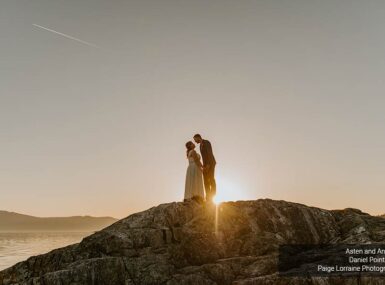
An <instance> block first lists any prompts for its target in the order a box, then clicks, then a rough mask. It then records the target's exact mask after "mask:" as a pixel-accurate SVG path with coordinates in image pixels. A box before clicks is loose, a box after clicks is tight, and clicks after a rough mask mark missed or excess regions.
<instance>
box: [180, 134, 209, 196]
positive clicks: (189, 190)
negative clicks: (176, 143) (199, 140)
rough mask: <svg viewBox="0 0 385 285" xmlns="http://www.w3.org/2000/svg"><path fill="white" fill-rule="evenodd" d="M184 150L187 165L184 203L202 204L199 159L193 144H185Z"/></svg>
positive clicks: (190, 142) (203, 192)
mask: <svg viewBox="0 0 385 285" xmlns="http://www.w3.org/2000/svg"><path fill="white" fill-rule="evenodd" d="M186 148H187V159H188V162H189V165H188V167H187V173H186V185H185V190H184V201H187V200H189V199H194V200H197V201H201V202H203V201H204V199H205V191H204V188H203V178H202V167H203V166H202V163H201V157H200V155H199V154H198V153H197V152H196V151H195V144H194V143H193V142H192V141H189V142H187V143H186Z"/></svg>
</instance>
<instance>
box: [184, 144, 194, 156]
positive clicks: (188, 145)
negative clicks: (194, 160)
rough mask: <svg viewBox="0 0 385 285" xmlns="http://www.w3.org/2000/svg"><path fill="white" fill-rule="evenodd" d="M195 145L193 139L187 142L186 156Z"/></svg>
mask: <svg viewBox="0 0 385 285" xmlns="http://www.w3.org/2000/svg"><path fill="white" fill-rule="evenodd" d="M193 146H194V143H193V142H192V141H188V142H186V148H187V151H186V156H188V152H189V151H190V150H192V149H193Z"/></svg>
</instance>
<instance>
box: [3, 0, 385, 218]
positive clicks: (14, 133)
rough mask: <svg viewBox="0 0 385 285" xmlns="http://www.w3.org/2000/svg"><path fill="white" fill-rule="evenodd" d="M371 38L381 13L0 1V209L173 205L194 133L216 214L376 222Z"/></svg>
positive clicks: (379, 94) (274, 5)
mask: <svg viewBox="0 0 385 285" xmlns="http://www.w3.org/2000/svg"><path fill="white" fill-rule="evenodd" d="M36 25H39V26H42V27H46V28H48V29H52V30H55V31H58V32H60V33H63V34H66V35H69V36H71V37H73V38H76V39H80V40H82V41H84V42H87V43H90V44H92V45H95V46H97V47H94V46H92V45H86V44H84V43H81V42H79V41H76V40H73V39H70V38H66V37H64V36H62V35H58V34H55V33H53V32H50V31H47V30H44V29H42V28H39V27H37V26H36ZM384 26H385V2H384V1H383V0H378V1H376V0H371V1H362V0H348V1H347V0H338V1H336V0H330V1H329V0H318V1H309V0H290V1H283V0H282V1H277V0H265V1H257V0H254V1H242V0H240V1H233V0H231V1H227V0H220V1H216V0H210V1H208V0H189V1H183V0H175V1H171V0H154V1H146V0H138V1H132V0H110V1H106V0H104V1H101V0H60V1H59V0H25V1H21V0H1V2H0V209H3V210H9V211H17V212H22V213H27V214H32V215H39V216H62V215H78V214H91V215H111V216H115V217H118V218H120V217H124V216H127V215H129V214H131V213H133V212H137V211H141V210H145V209H147V208H149V207H152V206H155V205H158V204H160V203H165V202H170V201H181V200H182V199H183V193H184V179H185V174H186V167H187V161H186V158H185V147H184V144H185V142H186V141H187V140H190V139H192V138H191V137H192V135H193V134H194V133H196V132H199V133H201V134H202V135H203V136H204V137H205V138H207V139H209V140H210V141H211V142H212V144H213V147H214V154H215V156H216V159H217V162H218V164H217V173H216V176H217V180H218V192H219V195H222V196H223V197H224V198H225V199H231V200H237V199H258V198H272V199H283V200H288V201H294V202H299V203H305V204H308V205H313V206H317V207H322V208H327V209H332V208H345V207H355V208H360V209H362V210H364V211H367V212H370V213H372V214H379V213H383V212H385V208H384V205H383V200H384V189H385V175H384V174H385V124H384V122H385V112H384V108H385V95H384V87H385V86H384V85H385V83H384V75H385V53H384V51H385V29H384Z"/></svg>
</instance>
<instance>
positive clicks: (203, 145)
mask: <svg viewBox="0 0 385 285" xmlns="http://www.w3.org/2000/svg"><path fill="white" fill-rule="evenodd" d="M194 141H195V142H196V143H198V144H200V151H201V155H202V160H203V180H204V184H205V190H206V201H209V202H213V197H214V196H215V194H216V192H217V186H216V183H215V178H214V170H215V164H216V163H217V162H216V161H215V157H214V154H213V149H212V147H211V143H210V142H209V141H208V140H204V139H202V136H201V135H200V134H196V135H194Z"/></svg>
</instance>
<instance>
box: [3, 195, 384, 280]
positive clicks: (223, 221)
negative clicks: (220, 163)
mask: <svg viewBox="0 0 385 285" xmlns="http://www.w3.org/2000/svg"><path fill="white" fill-rule="evenodd" d="M217 213H218V216H217V221H218V223H217V225H216V223H215V220H216V219H215V217H216V216H215V208H213V207H210V206H209V205H207V204H202V203H198V202H195V201H189V202H172V203H167V204H161V205H159V206H157V207H152V208H150V209H148V210H146V211H143V212H139V213H135V214H133V215H130V216H128V217H127V218H125V219H122V220H120V221H118V222H116V223H114V224H112V225H111V226H109V227H107V228H105V229H103V230H101V231H98V232H96V233H94V234H92V235H90V236H88V237H86V238H84V239H83V240H82V241H81V242H80V243H78V244H74V245H70V246H67V247H63V248H59V249H56V250H53V251H51V252H49V253H47V254H43V255H39V256H33V257H30V258H29V259H27V260H26V261H23V262H20V263H18V264H16V265H14V266H12V267H10V268H8V269H6V270H4V271H1V272H0V285H8V284H25V285H27V284H28V285H29V284H31V285H32V284H34V285H37V284H41V285H46V284H58V285H59V284H60V285H67V284H71V285H76V284H108V285H114V284H119V285H120V284H125V285H131V284H132V285H138V284H140V285H146V284H165V285H174V284H175V285H176V284H191V285H199V284H202V285H208V284H210V285H211V284H220V285H227V284H237V285H246V284H247V285H248V284H253V285H259V284H261V285H262V284H263V285H266V284H282V285H287V284H293V285H294V284H295V285H297V284H298V285H299V284H319V285H327V284H361V285H362V284H385V283H384V280H382V279H381V278H379V277H377V278H376V277H360V278H357V277H355V278H351V279H349V278H346V277H345V278H342V279H341V278H338V277H312V278H310V277H308V278H305V277H282V276H280V275H279V274H278V273H277V262H278V261H277V258H278V248H279V246H280V245H282V244H326V243H331V244H343V243H381V242H384V241H385V220H384V219H383V218H380V217H373V216H370V215H368V214H366V213H363V212H361V211H359V210H356V209H345V210H335V211H327V210H323V209H319V208H314V207H307V206H305V205H301V204H297V203H290V202H285V201H274V200H270V199H261V200H256V201H236V202H225V203H222V204H221V205H220V206H219V207H218V209H217Z"/></svg>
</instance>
